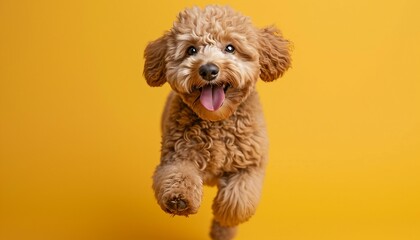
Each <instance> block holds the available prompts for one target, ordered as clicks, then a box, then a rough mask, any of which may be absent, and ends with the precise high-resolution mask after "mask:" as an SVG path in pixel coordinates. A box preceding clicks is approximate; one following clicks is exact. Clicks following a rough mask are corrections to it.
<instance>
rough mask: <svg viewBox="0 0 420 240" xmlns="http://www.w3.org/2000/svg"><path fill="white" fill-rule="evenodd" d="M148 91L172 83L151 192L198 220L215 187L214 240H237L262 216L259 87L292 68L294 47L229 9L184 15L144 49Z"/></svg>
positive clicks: (263, 140)
mask: <svg viewBox="0 0 420 240" xmlns="http://www.w3.org/2000/svg"><path fill="white" fill-rule="evenodd" d="M144 56H145V66H144V76H145V78H146V80H147V83H148V84H149V85H150V86H161V85H162V84H164V83H166V82H168V83H169V85H170V86H171V88H172V89H173V91H172V92H171V94H170V95H169V98H168V100H167V103H166V106H165V110H164V112H163V117H162V150H161V160H160V165H159V166H158V167H157V168H156V171H155V173H154V176H153V189H154V191H155V196H156V199H157V202H158V203H159V205H160V207H161V208H162V209H163V210H164V211H165V212H167V213H170V214H173V215H184V216H187V215H189V214H194V213H196V212H197V211H198V208H199V207H200V203H201V198H202V191H203V184H206V185H217V187H218V193H217V196H216V198H215V199H214V202H213V214H214V220H213V224H212V228H211V233H210V236H211V237H212V239H218V240H221V239H232V238H233V237H234V235H235V232H236V226H237V225H238V224H240V223H243V222H245V221H247V220H248V219H249V218H250V217H251V216H252V215H253V214H254V213H255V210H256V207H257V205H258V202H259V199H260V195H261V188H262V184H263V178H264V172H265V166H266V163H267V150H268V141H267V135H266V127H265V123H264V118H263V112H262V110H261V106H260V102H259V98H258V94H257V92H256V90H255V85H256V82H257V80H258V78H261V79H262V80H263V81H266V82H270V81H273V80H275V79H277V78H279V77H280V76H282V75H283V73H284V72H285V71H286V70H287V69H288V68H289V66H290V61H291V60H290V54H289V42H288V41H287V40H285V39H284V38H283V37H282V35H281V34H280V32H279V31H278V30H277V29H276V28H275V27H268V28H263V29H259V28H256V27H254V26H253V25H252V24H251V21H250V19H249V18H248V17H245V16H242V15H241V14H239V13H238V12H235V11H234V10H232V9H231V8H229V7H221V6H207V7H205V8H204V9H200V8H198V7H194V8H190V9H186V10H184V11H183V12H181V13H180V14H179V16H178V18H177V20H176V21H175V22H174V24H173V28H172V29H171V30H170V31H168V32H166V33H165V34H164V35H163V36H162V37H160V38H159V39H157V40H155V41H153V42H151V43H149V44H148V46H147V47H146V49H145V53H144Z"/></svg>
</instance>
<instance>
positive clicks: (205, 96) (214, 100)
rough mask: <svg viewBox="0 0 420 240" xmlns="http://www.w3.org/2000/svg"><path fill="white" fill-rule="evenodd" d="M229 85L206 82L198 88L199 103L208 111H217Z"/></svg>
mask: <svg viewBox="0 0 420 240" xmlns="http://www.w3.org/2000/svg"><path fill="white" fill-rule="evenodd" d="M229 87H230V86H229V85H228V84H223V85H214V84H207V85H205V86H203V87H201V88H199V90H200V103H201V105H203V107H204V108H205V109H207V110H209V111H217V110H218V109H219V108H220V107H222V105H223V102H224V101H225V98H226V91H227V90H228V88H229Z"/></svg>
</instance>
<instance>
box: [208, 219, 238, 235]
mask: <svg viewBox="0 0 420 240" xmlns="http://www.w3.org/2000/svg"><path fill="white" fill-rule="evenodd" d="M237 228H238V227H236V226H235V227H224V226H221V225H220V223H218V222H217V221H216V220H214V219H213V222H212V224H211V229H210V237H211V239H213V240H231V239H233V238H234V237H235V235H236V231H237Z"/></svg>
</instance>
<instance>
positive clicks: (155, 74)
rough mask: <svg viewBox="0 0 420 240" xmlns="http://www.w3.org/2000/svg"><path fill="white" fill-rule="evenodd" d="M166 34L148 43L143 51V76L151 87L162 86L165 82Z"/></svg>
mask: <svg viewBox="0 0 420 240" xmlns="http://www.w3.org/2000/svg"><path fill="white" fill-rule="evenodd" d="M167 38H168V37H167V34H165V35H164V36H162V37H160V38H158V39H156V40H155V41H153V42H150V43H149V44H148V45H147V47H146V49H145V50H144V58H145V62H144V70H143V74H144V77H145V78H146V81H147V83H148V84H149V85H150V86H152V87H159V86H162V85H163V84H164V83H165V82H166V66H165V65H166V61H165V55H166V50H167Z"/></svg>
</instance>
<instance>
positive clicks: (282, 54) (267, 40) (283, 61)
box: [258, 26, 291, 82]
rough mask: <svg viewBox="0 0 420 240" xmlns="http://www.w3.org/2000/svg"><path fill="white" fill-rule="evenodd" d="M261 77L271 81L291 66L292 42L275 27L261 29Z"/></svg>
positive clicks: (259, 40) (259, 38) (259, 37)
mask: <svg viewBox="0 0 420 240" xmlns="http://www.w3.org/2000/svg"><path fill="white" fill-rule="evenodd" d="M258 42H259V55H260V67H261V73H260V78H261V79H262V80H264V81H266V82H271V81H273V80H275V79H277V78H279V77H281V76H282V75H283V73H284V72H285V71H286V70H287V69H288V68H289V67H290V64H291V58H290V52H289V50H290V44H289V41H287V40H285V39H284V38H283V36H282V35H281V33H280V31H279V30H277V29H276V28H275V27H273V26H272V27H268V28H264V29H260V30H259V36H258Z"/></svg>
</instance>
